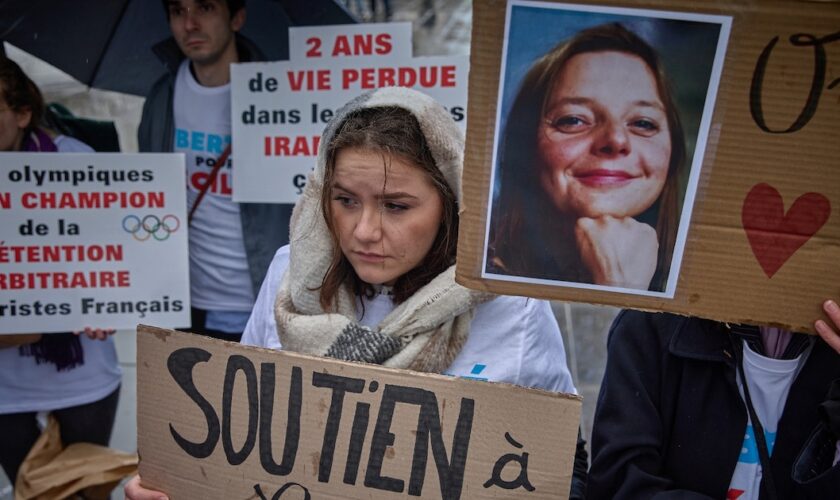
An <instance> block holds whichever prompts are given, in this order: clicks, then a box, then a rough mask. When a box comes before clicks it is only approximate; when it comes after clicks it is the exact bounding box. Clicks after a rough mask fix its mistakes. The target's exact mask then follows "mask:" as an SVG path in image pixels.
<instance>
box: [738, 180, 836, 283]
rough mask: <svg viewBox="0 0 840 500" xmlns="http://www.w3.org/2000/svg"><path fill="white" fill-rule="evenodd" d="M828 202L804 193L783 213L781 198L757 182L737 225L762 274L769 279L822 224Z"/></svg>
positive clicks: (766, 185) (826, 199) (769, 187)
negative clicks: (747, 242) (739, 223)
mask: <svg viewBox="0 0 840 500" xmlns="http://www.w3.org/2000/svg"><path fill="white" fill-rule="evenodd" d="M830 213H831V203H830V202H829V201H828V198H826V197H825V196H823V195H821V194H820V193H805V194H803V195H802V196H800V197H799V198H797V199H796V201H794V202H793V205H791V207H790V210H788V211H787V213H785V204H784V201H783V200H782V195H781V194H779V192H778V191H776V188H774V187H773V186H771V185H769V184H766V183H760V184H756V185H755V186H753V188H752V189H751V190H750V192H749V193H748V194H747V197H746V198H744V207H743V208H742V209H741V224H742V225H743V226H744V231H746V233H747V239H748V240H749V241H750V246H751V247H752V251H753V253H754V254H755V258H756V260H758V263H759V264H760V265H761V268H762V269H764V274H766V275H767V277H768V278H772V277H773V275H774V274H776V271H778V270H779V269H780V268H781V267H782V266H783V265H784V263H785V262H787V260H788V259H789V258H790V257H791V256H792V255H793V254H794V253H796V251H797V250H799V247H801V246H802V245H804V244H805V242H806V241H808V240H809V239H811V236H814V235H815V234H816V233H817V231H819V230H820V228H821V227H822V226H823V224H825V223H826V221H827V220H828V216H829V214H830Z"/></svg>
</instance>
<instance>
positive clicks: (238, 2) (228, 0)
mask: <svg viewBox="0 0 840 500" xmlns="http://www.w3.org/2000/svg"><path fill="white" fill-rule="evenodd" d="M161 1H162V3H163V10H164V12H166V20H167V21H168V20H169V4H172V3H176V2H177V0H161ZM224 1H225V4H226V5H227V8H228V12H229V13H230V17H233V16H234V15H236V13H237V12H239V11H240V10H242V9H244V8H245V0H224Z"/></svg>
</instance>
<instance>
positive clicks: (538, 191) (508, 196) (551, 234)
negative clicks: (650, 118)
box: [488, 23, 686, 290]
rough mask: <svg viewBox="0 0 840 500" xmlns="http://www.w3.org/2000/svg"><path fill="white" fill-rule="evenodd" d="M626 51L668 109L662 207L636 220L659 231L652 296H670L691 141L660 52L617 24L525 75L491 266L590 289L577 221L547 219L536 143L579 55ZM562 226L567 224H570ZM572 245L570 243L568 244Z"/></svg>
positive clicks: (504, 153) (502, 153)
mask: <svg viewBox="0 0 840 500" xmlns="http://www.w3.org/2000/svg"><path fill="white" fill-rule="evenodd" d="M607 51H614V52H623V53H627V54H632V55H634V56H638V57H639V58H640V59H642V60H643V61H644V62H645V64H646V65H647V66H648V67H649V68H650V70H651V72H652V73H653V75H654V77H655V80H656V86H657V90H658V93H659V97H660V99H661V100H662V104H663V105H664V108H665V113H666V116H667V120H668V129H669V134H670V140H671V158H670V162H669V165H668V176H667V180H666V181H665V186H664V188H663V190H662V193H661V194H660V196H659V198H658V200H657V201H656V202H655V203H654V204H653V205H652V206H651V207H650V208H648V209H647V210H646V211H645V212H643V213H642V214H640V215H639V216H637V219H639V220H641V221H645V222H649V223H651V225H653V226H655V228H656V233H657V237H658V240H659V252H658V255H657V267H656V272H655V273H654V277H653V279H652V280H651V285H650V289H652V290H664V287H665V284H666V282H667V279H668V272H669V270H670V258H671V254H672V253H673V249H674V245H675V241H676V234H677V225H678V223H679V206H678V205H679V190H680V175H681V174H682V170H683V168H684V163H685V157H686V147H685V136H684V132H683V128H682V124H681V121H680V117H679V114H678V112H677V107H676V103H675V102H674V99H673V96H672V92H671V90H670V87H669V84H668V80H667V78H666V76H665V72H664V68H663V67H662V63H661V62H660V61H659V57H658V55H657V54H656V51H655V50H654V49H653V48H652V47H651V46H650V45H648V44H647V42H645V41H644V40H642V39H641V38H640V37H639V36H637V35H636V34H634V33H632V32H631V31H629V30H627V29H626V28H624V27H623V26H621V25H620V24H618V23H611V24H604V25H600V26H595V27H592V28H589V29H586V30H583V31H581V32H579V33H578V34H576V35H575V36H574V37H573V38H571V39H569V40H566V41H564V42H561V43H560V44H558V45H557V46H555V47H554V48H553V49H551V50H550V51H549V52H548V53H547V54H545V55H544V56H543V57H542V58H540V59H539V60H538V61H537V62H536V63H534V65H533V66H532V67H531V69H530V70H529V71H528V73H527V74H526V75H525V77H524V79H523V81H522V85H521V86H520V88H519V91H518V93H517V95H516V98H515V100H514V102H513V106H512V107H511V111H510V114H509V115H508V118H507V125H506V127H505V131H504V136H503V142H502V144H501V147H500V149H499V168H500V171H501V190H500V193H499V196H498V199H497V200H496V201H495V202H494V204H493V210H492V219H491V220H494V221H498V223H497V224H494V226H493V227H492V228H491V234H490V242H491V243H490V245H489V249H488V251H489V256H490V259H489V261H488V267H490V268H493V269H494V270H497V271H499V272H501V273H505V274H514V275H520V276H530V277H539V278H547V279H559V280H563V281H577V282H589V281H591V276H588V275H587V274H588V273H587V272H586V270H585V267H584V266H583V264H582V262H581V258H580V255H579V254H578V252H577V249H576V248H572V247H574V243H573V242H574V241H575V239H574V232H573V231H574V224H572V222H573V221H567V220H561V221H559V225H558V219H557V218H556V217H546V216H545V214H551V213H554V212H555V211H556V210H555V209H554V205H553V204H551V203H550V201H549V200H547V196H546V194H545V193H544V191H543V189H542V187H541V186H540V184H539V182H538V178H539V176H538V173H537V171H536V168H537V165H538V160H537V158H536V153H535V152H536V137H537V133H538V127H539V124H540V122H541V120H542V118H543V112H544V109H545V106H546V105H547V103H548V98H549V94H550V92H551V89H552V88H553V85H554V82H555V81H556V80H557V78H558V77H559V76H560V74H561V73H562V71H563V69H564V67H565V65H566V63H567V62H568V61H569V60H570V59H571V58H572V57H574V56H575V55H578V54H582V53H589V52H607ZM561 219H566V218H565V217H563V218H561ZM570 243H571V244H570Z"/></svg>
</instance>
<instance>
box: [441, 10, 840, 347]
mask: <svg viewBox="0 0 840 500" xmlns="http://www.w3.org/2000/svg"><path fill="white" fill-rule="evenodd" d="M838 25H840V5H837V4H817V3H804V2H797V1H793V0H789V1H781V0H777V1H766V2H765V1H762V2H758V1H747V2H738V3H737V4H732V3H730V2H704V3H702V4H698V3H696V2H690V1H682V0H670V1H669V0H647V1H639V2H628V1H622V0H609V1H604V2H599V4H598V5H592V4H588V3H587V4H577V3H569V2H565V3H564V2H555V1H545V2H530V1H516V0H511V1H509V2H505V1H501V0H497V1H489V2H481V3H476V4H475V5H474V18H473V36H474V38H473V45H472V47H473V50H472V53H471V72H470V101H469V110H468V111H469V114H470V117H471V119H470V124H469V126H468V130H467V148H466V155H465V172H464V179H465V180H464V197H465V200H466V201H465V203H464V205H465V206H464V212H463V213H462V218H461V221H462V224H461V232H460V239H459V253H458V262H457V266H458V268H457V279H458V281H459V282H461V283H463V284H465V285H467V286H470V287H473V288H478V289H485V290H490V291H494V292H497V293H509V294H518V295H531V296H538V297H544V298H551V299H559V300H572V301H581V302H589V303H602V304H610V305H617V306H623V307H631V308H637V309H645V310H659V311H671V312H677V313H681V314H690V315H696V316H702V317H707V318H711V319H716V320H722V321H729V322H746V323H758V324H765V325H774V326H781V327H785V328H789V329H793V330H797V331H811V325H812V322H813V320H814V319H816V318H818V317H820V316H821V315H822V312H821V308H820V306H821V303H822V301H823V300H824V299H825V298H828V297H830V296H834V295H836V293H837V285H836V284H837V282H838V280H840V268H838V267H837V265H836V262H837V261H838V259H840V225H838V224H836V220H835V219H836V217H837V215H836V208H835V209H834V210H832V207H836V206H837V205H838V203H840V172H838V170H837V169H836V168H834V167H833V164H834V160H835V159H836V158H837V157H838V155H840V143H838V141H836V140H834V137H835V136H836V130H837V129H838V127H840V123H838V121H840V114H838V113H837V112H836V110H834V107H836V103H837V101H836V99H832V98H831V97H830V96H831V95H832V93H833V92H836V88H835V87H836V85H837V81H836V80H834V79H833V78H834V76H832V75H833V73H832V71H833V70H832V68H834V67H836V66H837V65H838V64H840V43H837V41H838V40H840V32H838V30H837V26H838ZM616 39H621V40H622V41H621V42H616V41H615V40H616ZM617 43H620V44H624V45H621V46H619V45H616V44H617ZM598 44H602V45H598ZM570 47H571V48H570ZM592 47H595V49H594V50H593V48H592ZM599 47H600V48H599ZM640 47H641V48H640ZM567 51H568V52H567ZM593 53H598V55H597V56H593V55H592V54H593ZM569 54H571V55H569ZM628 54H629V55H628ZM596 59H597V61H596ZM584 63H585V64H584ZM597 71H600V72H601V73H602V74H601V76H600V77H599V78H594V79H592V78H593V75H594V74H595V73H596V72H597ZM608 73H612V74H613V76H608V75H607V74H608ZM540 78H542V80H540ZM586 78H590V80H589V83H588V84H587V85H586V86H585V87H581V86H580V85H579V83H580V82H585V81H586V80H585V79H586ZM634 78H636V80H634ZM718 78H719V80H720V84H719V88H718V90H717V92H713V91H714V89H715V86H716V81H717V80H718ZM534 82H538V83H540V84H542V85H543V86H542V87H540V86H539V85H535V84H534ZM593 82H598V83H599V85H595V84H594V83H593ZM610 83H612V84H617V86H615V88H613V90H608V87H609V85H608V84H610ZM576 85H578V86H577V87H576ZM583 88H585V91H581V90H580V89H583ZM575 92H577V94H576V95H573V94H574V93H575ZM597 92H601V94H600V95H596V93H597ZM645 92H647V96H645V95H642V94H644V93H645ZM517 94H519V95H517ZM522 96H525V97H522ZM621 99H625V101H626V102H623V103H622V102H618V101H620V100H621ZM532 101H534V102H536V101H539V103H538V104H536V105H531V106H530V108H532V109H535V110H536V111H535V112H534V113H532V115H528V114H523V113H521V112H520V109H525V108H528V106H521V104H522V103H525V104H526V105H527V104H529V103H532ZM607 101H609V103H607ZM625 105H626V106H625ZM622 113H623V114H622ZM616 124H620V127H619V126H617V125H616ZM607 129H609V130H611V131H612V135H610V134H602V133H601V132H603V131H605V130H607ZM529 131H530V132H529ZM707 132H708V133H707ZM587 141H589V142H587ZM599 141H600V142H599ZM585 142H586V143H587V144H589V146H587V147H586V148H582V145H583V144H584V143H585ZM582 151H585V153H583V154H581V152H582ZM662 159H666V160H667V161H664V160H663V161H660V160H662ZM511 193H512V194H511ZM692 204H693V209H692ZM522 207H525V209H523V208H522ZM674 207H677V208H674ZM832 220H835V223H832ZM611 259H613V261H612V263H613V264H615V265H613V267H609V266H605V265H604V262H608V263H609V262H610V260H611ZM634 273H636V274H637V275H641V278H639V276H634V275H633V274H634ZM634 278H635V279H636V280H635V281H634Z"/></svg>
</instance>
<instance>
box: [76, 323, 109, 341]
mask: <svg viewBox="0 0 840 500" xmlns="http://www.w3.org/2000/svg"><path fill="white" fill-rule="evenodd" d="M114 332H116V330H114V329H113V328H91V327H89V326H86V327H85V329H84V330H83V331H81V332H79V331H76V332H73V333H75V334H76V335H81V334H82V333H84V334H85V335H86V336H87V338H89V339H91V340H106V339H107V338H108V337H110V336H111V335H113V334H114Z"/></svg>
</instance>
